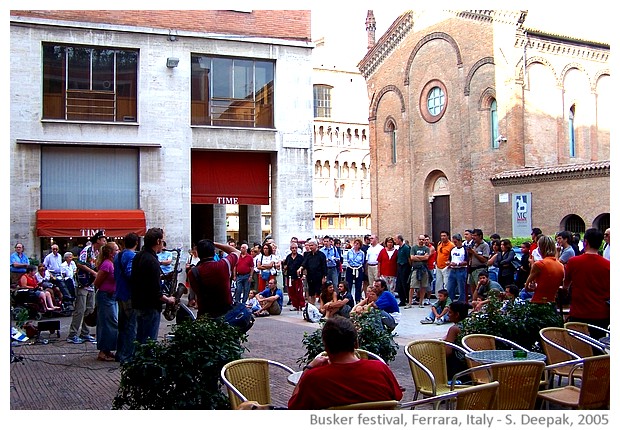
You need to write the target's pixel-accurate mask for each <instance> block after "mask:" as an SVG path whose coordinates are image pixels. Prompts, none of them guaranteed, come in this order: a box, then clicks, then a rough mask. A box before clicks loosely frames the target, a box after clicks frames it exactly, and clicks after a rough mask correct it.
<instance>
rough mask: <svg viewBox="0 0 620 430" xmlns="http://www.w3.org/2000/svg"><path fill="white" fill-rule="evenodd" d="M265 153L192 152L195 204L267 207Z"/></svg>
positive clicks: (266, 161)
mask: <svg viewBox="0 0 620 430" xmlns="http://www.w3.org/2000/svg"><path fill="white" fill-rule="evenodd" d="M270 160H271V155H270V154H268V153H266V152H241V151H239V152H224V151H196V150H194V151H192V176H191V177H192V183H191V186H192V203H199V204H200V203H202V204H233V205H268V204H269V165H270Z"/></svg>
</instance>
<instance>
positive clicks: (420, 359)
mask: <svg viewBox="0 0 620 430" xmlns="http://www.w3.org/2000/svg"><path fill="white" fill-rule="evenodd" d="M446 345H447V346H450V347H452V349H454V350H455V351H460V352H461V353H463V354H466V353H467V350H465V349H464V348H462V347H460V346H458V345H455V344H453V343H450V342H446V341H444V340H438V339H425V340H414V341H412V342H409V343H408V344H407V346H405V355H406V356H407V358H408V360H409V368H410V369H411V376H412V377H413V382H414V384H415V393H414V394H413V400H417V398H418V396H419V395H420V394H422V395H424V396H427V397H428V396H437V395H439V394H444V393H447V392H449V391H452V390H451V389H450V387H449V385H448V369H447V365H446ZM438 407H439V403H437V404H436V408H438Z"/></svg>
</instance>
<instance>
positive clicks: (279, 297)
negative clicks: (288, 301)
mask: <svg viewBox="0 0 620 430" xmlns="http://www.w3.org/2000/svg"><path fill="white" fill-rule="evenodd" d="M257 298H258V303H259V304H260V309H259V310H258V311H256V312H254V315H255V316H257V317H266V316H269V315H280V314H281V313H282V305H283V301H284V295H283V294H282V290H281V289H279V288H278V283H277V281H276V279H275V278H274V277H272V278H271V279H269V281H267V288H265V289H264V290H263V291H261V293H260V294H259V295H258V297H257Z"/></svg>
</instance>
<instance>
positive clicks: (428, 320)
mask: <svg viewBox="0 0 620 430" xmlns="http://www.w3.org/2000/svg"><path fill="white" fill-rule="evenodd" d="M432 323H433V320H432V319H430V318H429V317H426V318H424V319H423V320H420V324H432Z"/></svg>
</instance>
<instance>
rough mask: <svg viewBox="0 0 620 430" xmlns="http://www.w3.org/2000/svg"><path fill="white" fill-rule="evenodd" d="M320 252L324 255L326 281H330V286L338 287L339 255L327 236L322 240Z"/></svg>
mask: <svg viewBox="0 0 620 430" xmlns="http://www.w3.org/2000/svg"><path fill="white" fill-rule="evenodd" d="M321 252H322V253H323V254H325V260H326V261H327V279H328V280H330V281H332V284H334V285H338V278H339V273H338V263H339V262H340V255H339V254H338V250H337V249H336V247H335V246H334V245H333V243H332V239H331V238H330V237H329V236H325V237H324V238H323V247H322V248H321Z"/></svg>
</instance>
